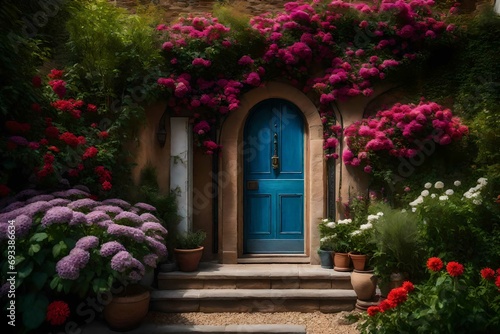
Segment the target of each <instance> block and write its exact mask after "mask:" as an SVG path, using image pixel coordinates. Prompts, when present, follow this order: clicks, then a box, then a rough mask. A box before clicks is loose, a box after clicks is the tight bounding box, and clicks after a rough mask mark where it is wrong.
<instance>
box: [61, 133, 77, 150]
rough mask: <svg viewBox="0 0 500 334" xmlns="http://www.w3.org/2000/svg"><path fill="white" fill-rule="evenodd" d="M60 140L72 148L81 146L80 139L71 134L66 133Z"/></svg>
mask: <svg viewBox="0 0 500 334" xmlns="http://www.w3.org/2000/svg"><path fill="white" fill-rule="evenodd" d="M59 139H60V140H62V141H63V142H65V143H66V144H68V145H69V146H71V147H77V146H78V144H80V142H79V140H78V137H77V136H75V135H74V134H73V133H71V132H65V133H63V134H62V135H60V136H59Z"/></svg>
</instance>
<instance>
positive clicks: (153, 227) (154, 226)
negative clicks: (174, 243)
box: [141, 222, 168, 235]
mask: <svg viewBox="0 0 500 334" xmlns="http://www.w3.org/2000/svg"><path fill="white" fill-rule="evenodd" d="M141 230H142V231H143V232H144V233H146V234H147V235H150V234H155V233H156V232H158V233H160V234H164V235H166V234H167V233H168V232H167V229H166V228H165V227H163V226H162V225H161V224H159V223H153V222H147V223H144V224H142V226H141ZM148 232H150V233H148Z"/></svg>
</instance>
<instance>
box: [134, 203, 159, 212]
mask: <svg viewBox="0 0 500 334" xmlns="http://www.w3.org/2000/svg"><path fill="white" fill-rule="evenodd" d="M134 207H135V208H137V209H139V210H142V211H156V208H155V207H154V206H152V205H150V204H147V203H142V202H139V203H135V204H134Z"/></svg>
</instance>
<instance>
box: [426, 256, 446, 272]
mask: <svg viewBox="0 0 500 334" xmlns="http://www.w3.org/2000/svg"><path fill="white" fill-rule="evenodd" d="M427 268H428V269H429V270H430V271H440V270H441V269H443V261H441V259H440V258H438V257H431V258H429V259H428V260H427Z"/></svg>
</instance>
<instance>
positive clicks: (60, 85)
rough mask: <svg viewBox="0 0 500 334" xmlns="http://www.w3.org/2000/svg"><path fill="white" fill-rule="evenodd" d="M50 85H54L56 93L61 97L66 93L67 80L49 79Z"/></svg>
mask: <svg viewBox="0 0 500 334" xmlns="http://www.w3.org/2000/svg"><path fill="white" fill-rule="evenodd" d="M49 86H50V87H52V90H53V91H54V93H56V94H57V96H59V98H60V99H62V98H63V97H64V95H66V82H65V81H63V80H51V81H49Z"/></svg>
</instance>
